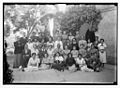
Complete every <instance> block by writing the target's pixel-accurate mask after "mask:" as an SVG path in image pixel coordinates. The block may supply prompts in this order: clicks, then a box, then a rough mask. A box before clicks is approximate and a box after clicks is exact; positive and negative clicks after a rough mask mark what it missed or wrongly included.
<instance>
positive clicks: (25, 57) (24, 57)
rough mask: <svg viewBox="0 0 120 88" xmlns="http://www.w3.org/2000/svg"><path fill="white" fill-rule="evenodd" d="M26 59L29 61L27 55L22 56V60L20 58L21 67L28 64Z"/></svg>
mask: <svg viewBox="0 0 120 88" xmlns="http://www.w3.org/2000/svg"><path fill="white" fill-rule="evenodd" d="M28 61H29V57H27V56H23V60H22V62H21V63H22V66H23V67H27V64H28Z"/></svg>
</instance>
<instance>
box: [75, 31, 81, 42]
mask: <svg viewBox="0 0 120 88" xmlns="http://www.w3.org/2000/svg"><path fill="white" fill-rule="evenodd" d="M75 38H76V40H77V42H79V40H80V34H79V31H76V35H75Z"/></svg>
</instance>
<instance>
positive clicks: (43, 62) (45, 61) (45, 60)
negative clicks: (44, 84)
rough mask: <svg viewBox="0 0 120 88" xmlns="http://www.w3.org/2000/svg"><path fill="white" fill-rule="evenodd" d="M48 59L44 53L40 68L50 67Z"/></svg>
mask: <svg viewBox="0 0 120 88" xmlns="http://www.w3.org/2000/svg"><path fill="white" fill-rule="evenodd" d="M50 65H51V64H50V59H49V57H48V54H47V53H45V54H44V57H43V60H42V63H41V65H40V69H42V70H45V69H49V68H50Z"/></svg>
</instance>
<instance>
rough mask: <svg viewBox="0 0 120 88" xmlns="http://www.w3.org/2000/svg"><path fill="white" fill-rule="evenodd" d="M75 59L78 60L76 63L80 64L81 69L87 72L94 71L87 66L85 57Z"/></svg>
mask: <svg viewBox="0 0 120 88" xmlns="http://www.w3.org/2000/svg"><path fill="white" fill-rule="evenodd" d="M75 60H76V63H77V64H79V67H80V69H81V71H85V72H93V71H94V70H92V69H89V68H88V67H87V65H86V62H85V60H84V58H81V59H79V58H76V59H75Z"/></svg>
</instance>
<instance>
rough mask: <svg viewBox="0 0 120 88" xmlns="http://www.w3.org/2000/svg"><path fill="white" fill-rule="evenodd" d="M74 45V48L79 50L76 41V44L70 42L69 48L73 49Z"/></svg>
mask: <svg viewBox="0 0 120 88" xmlns="http://www.w3.org/2000/svg"><path fill="white" fill-rule="evenodd" d="M74 46H75V47H76V50H79V46H78V43H76V44H73V43H72V44H71V47H72V49H71V50H73V47H74Z"/></svg>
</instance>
